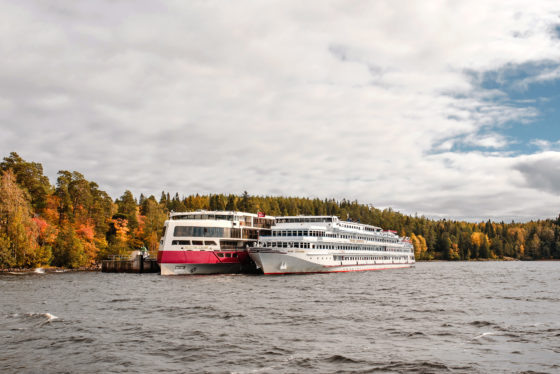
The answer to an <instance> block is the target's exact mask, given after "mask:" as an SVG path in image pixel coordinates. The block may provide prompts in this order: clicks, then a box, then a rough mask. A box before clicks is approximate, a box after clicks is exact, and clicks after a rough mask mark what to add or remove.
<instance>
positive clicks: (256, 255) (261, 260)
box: [249, 248, 414, 275]
mask: <svg viewBox="0 0 560 374" xmlns="http://www.w3.org/2000/svg"><path fill="white" fill-rule="evenodd" d="M249 256H250V257H251V259H252V260H253V261H254V262H255V264H256V266H257V268H258V269H259V270H261V271H262V272H263V273H264V274H265V275H273V274H276V275H282V274H309V273H346V272H355V271H372V270H386V269H401V268H409V267H413V266H414V262H393V261H387V260H381V261H334V260H332V259H330V258H332V257H333V256H332V255H328V254H317V255H315V256H309V255H308V254H305V253H287V252H282V251H271V250H270V249H268V248H253V249H251V250H250V252H249ZM310 257H315V258H314V259H312V258H310Z"/></svg>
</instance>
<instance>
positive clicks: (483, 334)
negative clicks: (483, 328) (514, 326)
mask: <svg viewBox="0 0 560 374" xmlns="http://www.w3.org/2000/svg"><path fill="white" fill-rule="evenodd" d="M488 335H496V333H495V332H483V333H482V334H480V335H478V336H475V337H474V338H472V340H477V339H480V338H483V337H485V336H488Z"/></svg>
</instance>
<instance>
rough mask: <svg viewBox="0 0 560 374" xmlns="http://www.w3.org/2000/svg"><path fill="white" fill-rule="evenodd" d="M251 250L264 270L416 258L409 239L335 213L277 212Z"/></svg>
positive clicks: (340, 267)
mask: <svg viewBox="0 0 560 374" xmlns="http://www.w3.org/2000/svg"><path fill="white" fill-rule="evenodd" d="M249 256H250V257H251V258H252V259H253V261H254V262H255V263H256V265H257V267H258V268H260V269H261V270H262V272H263V273H264V274H296V273H331V272H349V271H366V270H381V269H395V268H407V267H411V266H413V265H414V263H415V259H414V249H413V246H412V243H411V241H410V239H408V238H405V237H399V236H398V235H397V234H396V232H394V231H388V230H387V231H384V230H382V229H381V228H379V227H375V226H370V225H365V224H361V223H355V222H348V221H341V220H339V219H338V217H335V216H297V217H277V218H276V224H275V225H274V226H273V227H272V229H271V230H270V232H269V233H264V232H263V233H262V235H261V236H260V238H259V241H258V243H257V245H256V246H254V247H252V248H250V249H249Z"/></svg>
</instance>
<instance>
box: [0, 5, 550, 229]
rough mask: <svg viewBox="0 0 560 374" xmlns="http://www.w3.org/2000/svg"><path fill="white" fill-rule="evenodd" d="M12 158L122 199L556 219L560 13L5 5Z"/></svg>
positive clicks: (5, 146)
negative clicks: (217, 196)
mask: <svg viewBox="0 0 560 374" xmlns="http://www.w3.org/2000/svg"><path fill="white" fill-rule="evenodd" d="M0 55H1V57H2V58H1V59H0V151H1V152H0V153H1V155H0V156H2V157H5V156H7V155H8V154H9V152H11V151H16V152H18V153H19V154H20V156H22V157H23V158H24V159H26V160H28V161H37V162H41V163H42V164H43V166H44V168H45V172H46V174H47V175H48V176H49V177H50V179H51V182H53V183H54V182H55V181H56V173H57V171H58V170H61V169H65V170H77V171H80V172H82V173H83V174H84V175H85V176H86V178H88V179H90V180H93V181H96V182H97V183H98V184H99V185H100V187H101V188H102V189H104V190H106V191H108V192H109V193H110V194H111V195H112V196H113V197H118V196H120V195H121V194H122V193H123V192H124V191H125V190H126V189H130V190H131V191H132V192H133V193H134V194H135V195H139V194H140V193H141V192H143V193H144V194H154V195H156V196H159V194H160V192H161V190H166V191H170V192H172V193H174V192H176V191H177V192H179V194H181V195H187V194H191V193H197V192H198V193H203V194H206V193H219V192H223V193H238V194H240V193H242V192H243V191H244V190H247V191H249V193H251V194H259V195H263V194H267V195H287V196H306V197H320V198H326V197H334V198H343V197H345V198H348V199H357V200H358V201H360V202H362V203H367V204H373V205H374V206H376V207H381V208H385V207H392V208H393V209H395V210H399V211H401V212H404V213H410V214H414V213H418V214H419V215H420V214H424V215H427V216H430V217H450V218H460V219H469V220H477V219H488V218H491V219H505V220H511V219H515V220H527V219H531V218H536V217H542V218H548V217H556V216H558V214H559V213H560V120H559V119H560V2H558V1H557V0H554V1H546V0H539V1H515V0H507V1H490V0H481V1H475V0H473V1H437V0H436V1H422V2H420V1H395V0H387V1H347V0H344V1H301V0H298V1H288V0H283V1H266V0H265V1H242V0H240V1H161V2H155V1H139V0H135V1H132V0H131V1H124V0H122V1H117V0H113V1H102V0H96V1H74V0H66V1H56V0H50V1H27V0H18V1H9V0H0Z"/></svg>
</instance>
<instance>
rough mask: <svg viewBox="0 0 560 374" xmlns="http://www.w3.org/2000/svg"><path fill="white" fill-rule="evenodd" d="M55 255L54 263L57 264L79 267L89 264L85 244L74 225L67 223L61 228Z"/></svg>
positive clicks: (54, 251)
mask: <svg viewBox="0 0 560 374" xmlns="http://www.w3.org/2000/svg"><path fill="white" fill-rule="evenodd" d="M53 257H54V258H53V261H52V263H53V265H55V266H66V267H69V268H79V267H82V266H86V265H87V258H86V255H85V252H84V246H83V244H82V242H81V241H80V240H79V238H78V235H76V232H75V231H74V229H73V228H72V226H70V225H67V226H65V227H63V228H62V229H61V230H60V232H59V234H58V237H57V238H56V242H55V246H54V250H53Z"/></svg>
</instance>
